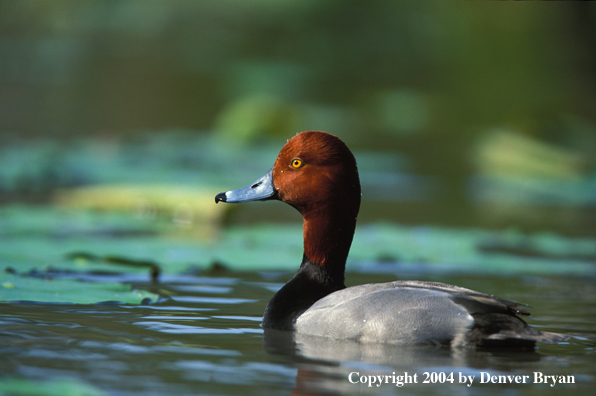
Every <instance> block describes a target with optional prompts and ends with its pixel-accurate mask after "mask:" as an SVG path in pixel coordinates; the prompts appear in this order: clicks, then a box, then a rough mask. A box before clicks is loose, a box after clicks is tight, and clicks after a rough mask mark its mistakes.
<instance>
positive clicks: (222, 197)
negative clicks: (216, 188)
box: [215, 192, 227, 203]
mask: <svg viewBox="0 0 596 396" xmlns="http://www.w3.org/2000/svg"><path fill="white" fill-rule="evenodd" d="M226 199H227V198H226V193H225V192H222V193H219V194H217V195H216V196H215V203H219V202H226Z"/></svg>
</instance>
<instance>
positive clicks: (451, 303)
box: [215, 131, 564, 347]
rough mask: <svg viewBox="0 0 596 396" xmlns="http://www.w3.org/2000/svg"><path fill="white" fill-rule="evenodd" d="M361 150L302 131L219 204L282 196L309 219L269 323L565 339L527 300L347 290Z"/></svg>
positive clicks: (333, 333) (390, 336)
mask: <svg viewBox="0 0 596 396" xmlns="http://www.w3.org/2000/svg"><path fill="white" fill-rule="evenodd" d="M360 196H361V193H360V180H359V177H358V169H357V166H356V160H355V158H354V155H353V154H352V153H351V151H350V150H349V149H348V147H347V146H346V145H345V144H344V143H343V142H342V141H341V140H340V139H339V138H338V137H337V136H334V135H331V134H329V133H326V132H320V131H306V132H301V133H299V134H297V135H296V136H294V137H293V138H292V139H290V140H288V142H287V143H286V145H285V146H284V147H283V148H282V149H281V152H280V153H279V155H278V157H277V160H276V161H275V163H274V165H273V168H271V170H270V171H269V172H268V173H267V174H266V175H265V176H263V177H262V178H260V179H259V180H257V181H255V182H254V183H252V184H250V185H248V186H246V187H244V188H240V189H237V190H231V191H227V192H223V193H220V194H218V195H217V196H216V197H215V202H216V203H218V202H230V203H238V202H247V201H266V200H272V199H276V200H281V201H283V202H285V203H287V204H289V205H291V206H293V207H294V208H296V209H297V210H298V211H299V212H300V213H301V214H302V217H303V219H304V229H303V234H304V255H303V258H302V264H301V265H300V268H299V269H298V272H297V273H296V274H295V275H294V276H293V277H292V278H291V279H290V280H289V281H288V283H286V284H285V285H284V286H283V287H282V288H281V289H280V290H279V291H278V292H277V293H276V294H275V295H274V296H273V298H272V299H271V301H269V304H268V305H267V308H266V309H265V313H264V315H263V327H264V328H266V329H276V330H291V331H295V332H296V333H299V334H305V335H314V336H323V337H331V338H335V339H350V340H357V341H360V342H367V343H391V344H408V345H415V344H435V345H451V346H482V347H487V346H488V347H490V346H512V347H533V346H534V344H535V342H536V341H541V342H550V343H552V342H558V341H560V340H561V339H563V338H564V337H563V336H561V335H559V334H555V333H546V332H541V331H538V330H536V329H534V328H532V327H530V326H528V325H527V324H526V322H524V321H523V320H522V319H521V318H519V317H518V315H528V313H527V312H526V311H524V310H523V309H521V308H519V304H518V303H516V302H513V301H508V300H504V299H500V298H496V297H493V296H489V295H487V294H483V293H479V292H476V291H473V290H469V289H465V288H463V287H458V286H452V285H448V284H444V283H438V282H422V281H396V282H389V283H380V284H368V285H360V286H354V287H349V288H346V286H345V284H344V270H345V265H346V259H347V257H348V252H349V250H350V245H351V244H352V237H353V236H354V230H355V228H356V217H357V215H358V210H359V208H360Z"/></svg>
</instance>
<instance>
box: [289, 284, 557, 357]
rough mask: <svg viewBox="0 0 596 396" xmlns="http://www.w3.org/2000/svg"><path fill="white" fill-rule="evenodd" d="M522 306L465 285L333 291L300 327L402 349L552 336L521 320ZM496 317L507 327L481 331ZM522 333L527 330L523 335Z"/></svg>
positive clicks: (307, 331)
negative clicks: (467, 287) (417, 346)
mask: <svg viewBox="0 0 596 396" xmlns="http://www.w3.org/2000/svg"><path fill="white" fill-rule="evenodd" d="M517 306H518V304H517V303H515V302H513V301H508V300H503V299H498V298H495V297H492V296H489V295H487V294H483V293H479V292H476V291H473V290H470V289H466V288H463V287H457V286H451V285H447V284H443V283H436V282H420V281H396V282H390V283H381V284H368V285H360V286H354V287H350V288H347V289H343V290H339V291H336V292H334V293H331V294H330V295H328V296H326V297H324V298H322V299H321V300H319V301H317V302H316V303H315V304H313V305H312V306H311V307H310V308H309V309H308V310H306V311H305V312H304V313H303V314H302V315H300V316H299V317H298V318H297V319H296V322H295V329H296V331H297V332H298V333H300V334H308V335H314V336H323V337H332V338H336V339H350V340H356V341H360V342H365V343H366V342H377V343H378V342H382V343H391V344H401V345H414V344H442V345H451V346H463V345H467V344H468V343H469V341H470V339H473V338H475V339H476V340H475V341H482V339H485V340H493V341H507V340H511V339H517V340H520V339H521V340H526V341H528V343H533V342H535V341H537V340H543V339H545V338H548V335H549V334H551V333H540V332H539V331H537V330H534V329H532V328H531V327H529V326H527V324H526V323H525V322H524V321H523V320H522V319H520V318H518V317H517V316H516V313H525V314H527V313H526V312H525V311H523V310H520V309H519V308H517ZM488 316H490V318H488ZM495 319H496V320H498V321H500V322H502V323H503V324H502V325H501V326H500V328H498V329H497V331H494V332H489V333H486V332H485V331H482V329H481V327H482V322H485V321H486V320H488V321H491V322H492V321H494V320H495ZM479 329H480V330H479ZM519 329H522V330H524V331H522V332H521V334H520V331H519ZM526 329H527V330H526ZM480 343H481V342H480Z"/></svg>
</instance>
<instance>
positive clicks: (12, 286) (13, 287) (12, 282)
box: [0, 273, 159, 304]
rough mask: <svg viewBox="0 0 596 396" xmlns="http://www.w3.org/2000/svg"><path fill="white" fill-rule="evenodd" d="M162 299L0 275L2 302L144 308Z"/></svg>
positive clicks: (110, 286) (117, 288) (126, 289)
mask: <svg viewBox="0 0 596 396" xmlns="http://www.w3.org/2000/svg"><path fill="white" fill-rule="evenodd" d="M158 297H159V296H158V295H156V294H153V293H150V292H147V291H144V290H134V289H131V287H130V285H126V284H122V283H108V282H105V283H104V282H102V283H91V282H79V281H75V280H71V279H41V278H28V277H22V276H18V275H14V274H9V273H3V274H0V301H35V302H49V303H76V304H95V303H99V302H106V301H118V302H122V303H128V304H140V303H141V302H142V301H143V300H145V299H146V298H149V299H151V300H153V301H156V300H157V298H158Z"/></svg>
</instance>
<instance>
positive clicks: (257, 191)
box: [215, 168, 278, 203]
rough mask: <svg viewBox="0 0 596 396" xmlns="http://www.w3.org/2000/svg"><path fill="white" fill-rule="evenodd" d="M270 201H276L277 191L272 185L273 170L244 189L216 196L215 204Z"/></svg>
mask: <svg viewBox="0 0 596 396" xmlns="http://www.w3.org/2000/svg"><path fill="white" fill-rule="evenodd" d="M270 199H278V196H277V190H276V189H275V186H274V185H273V168H271V170H270V171H269V172H267V174H266V175H265V176H263V177H261V178H260V179H259V180H257V181H255V182H254V183H251V184H249V185H248V186H246V187H243V188H239V189H237V190H230V191H226V192H222V193H219V194H217V195H216V196H215V203H219V202H229V203H239V202H249V201H267V200H270Z"/></svg>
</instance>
